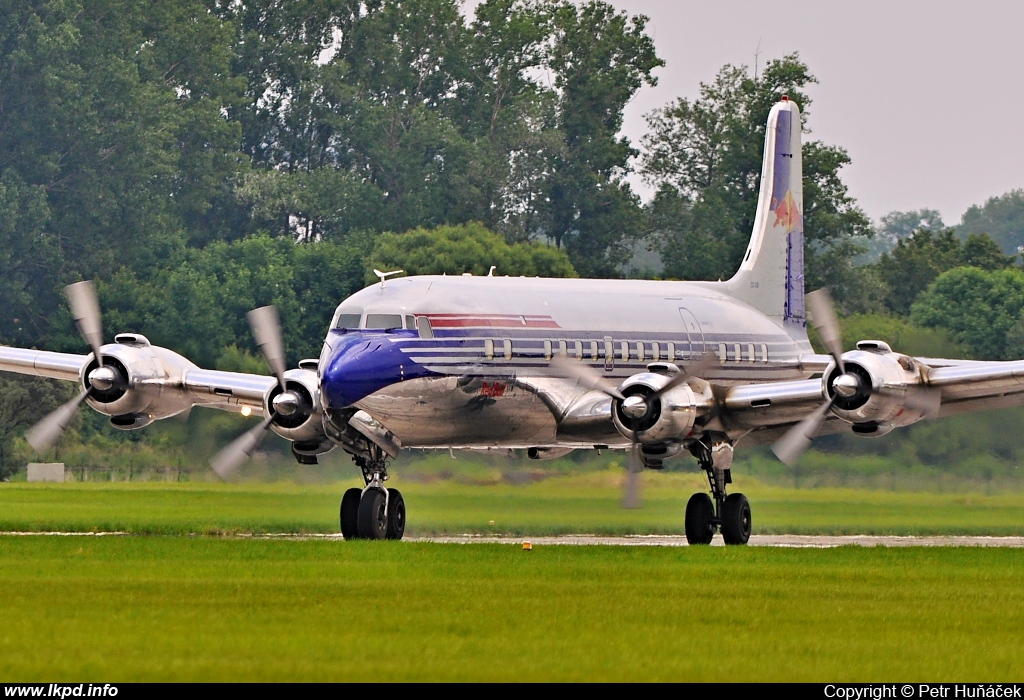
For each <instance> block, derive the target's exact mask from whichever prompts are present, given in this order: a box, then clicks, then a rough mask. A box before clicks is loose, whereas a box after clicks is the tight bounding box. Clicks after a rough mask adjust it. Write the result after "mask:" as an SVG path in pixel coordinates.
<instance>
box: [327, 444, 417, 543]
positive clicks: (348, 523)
mask: <svg viewBox="0 0 1024 700" xmlns="http://www.w3.org/2000/svg"><path fill="white" fill-rule="evenodd" d="M369 452H370V455H369V458H367V457H363V456H353V458H352V459H353V461H354V462H355V463H356V465H357V466H358V467H359V469H360V470H361V471H362V473H363V480H364V481H365V482H366V487H365V488H363V489H358V488H351V489H349V490H348V491H346V492H345V495H344V496H343V497H342V499H341V513H340V516H341V518H340V519H341V534H342V535H343V536H344V537H345V539H346V540H355V539H363V540H383V539H388V540H400V539H402V536H403V535H404V534H405V499H404V498H402V493H401V492H400V491H399V490H398V489H389V488H386V487H385V486H384V482H385V481H387V479H388V471H387V461H386V455H384V453H383V452H381V450H380V448H378V447H377V446H376V445H371V447H370V451H369Z"/></svg>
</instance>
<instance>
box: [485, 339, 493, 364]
mask: <svg viewBox="0 0 1024 700" xmlns="http://www.w3.org/2000/svg"><path fill="white" fill-rule="evenodd" d="M484 357H486V358H487V359H488V360H493V359H494V341H493V340H491V339H490V338H488V339H487V340H485V341H484Z"/></svg>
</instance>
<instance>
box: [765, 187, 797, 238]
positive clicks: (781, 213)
mask: <svg viewBox="0 0 1024 700" xmlns="http://www.w3.org/2000/svg"><path fill="white" fill-rule="evenodd" d="M772 212H774V214H775V223H774V224H772V226H784V227H785V228H786V233H792V232H793V229H796V228H799V227H800V208H799V207H798V206H797V204H796V200H795V199H793V191H792V190H786V196H785V197H783V198H782V201H781V202H778V201H777V200H776V201H773V202H772Z"/></svg>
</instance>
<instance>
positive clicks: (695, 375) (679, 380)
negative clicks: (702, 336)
mask: <svg viewBox="0 0 1024 700" xmlns="http://www.w3.org/2000/svg"><path fill="white" fill-rule="evenodd" d="M717 366H718V355H715V354H714V353H710V352H708V353H704V354H703V355H701V356H700V357H698V358H697V359H696V360H694V361H693V362H691V363H690V364H689V365H687V366H686V367H683V368H680V370H679V372H678V373H677V374H674V375H672V378H671V379H669V380H668V383H667V384H665V386H663V387H661V388H660V389H658V390H657V391H656V392H654V396H655V397H658V396H661V395H662V394H667V393H668V392H670V391H672V390H673V389H675V388H676V387H677V386H679V385H680V384H685V383H686V382H688V381H690V380H691V379H701V380H703V378H704V374H705V373H707V371H708V370H709V369H711V368H712V367H717Z"/></svg>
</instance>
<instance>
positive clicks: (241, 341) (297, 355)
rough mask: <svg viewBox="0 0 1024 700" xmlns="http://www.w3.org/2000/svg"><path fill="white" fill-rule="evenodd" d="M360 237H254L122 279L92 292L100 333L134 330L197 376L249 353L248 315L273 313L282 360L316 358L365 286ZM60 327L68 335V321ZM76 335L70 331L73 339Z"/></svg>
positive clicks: (193, 253) (118, 277)
mask: <svg viewBox="0 0 1024 700" xmlns="http://www.w3.org/2000/svg"><path fill="white" fill-rule="evenodd" d="M368 250H369V245H368V241H367V240H366V239H365V237H360V236H352V237H351V238H350V239H349V240H348V241H347V242H346V243H345V244H337V243H332V242H320V243H315V244H302V245H296V244H295V243H293V242H292V241H290V240H288V239H284V238H271V237H269V236H265V235H264V236H252V237H249V238H246V239H243V240H241V241H234V242H224V241H218V242H215V243H211V244H210V245H208V246H207V247H206V248H204V249H202V250H195V249H191V250H189V251H187V253H186V254H184V255H182V256H181V257H180V258H179V259H178V260H176V261H174V262H172V263H170V264H168V265H167V267H166V268H165V269H162V270H160V271H159V272H158V273H157V274H154V275H152V276H149V277H142V276H140V275H137V274H136V273H134V272H133V271H131V270H122V271H120V272H118V273H117V274H116V275H114V276H113V277H111V278H110V279H109V280H106V281H103V282H102V283H101V284H100V285H99V293H100V299H101V302H102V307H103V309H104V326H105V327H106V328H108V329H111V330H112V331H114V332H122V331H137V332H140V333H143V334H145V335H146V336H147V337H148V338H149V339H150V340H151V341H152V342H153V343H154V344H156V345H162V346H164V347H168V348H170V349H172V350H174V351H175V352H179V353H181V354H182V355H184V356H185V357H188V358H189V359H190V360H192V361H193V362H196V363H197V364H199V365H201V366H203V367H214V366H216V365H217V364H218V362H220V361H221V358H222V356H223V355H224V353H225V351H226V349H227V348H230V347H231V346H235V347H236V348H242V349H252V348H255V347H256V345H255V342H254V341H253V339H252V338H251V336H250V334H249V329H248V325H247V323H246V320H245V314H246V313H247V312H248V311H249V310H250V309H254V308H256V307H258V306H264V305H266V304H274V305H275V306H277V307H278V311H279V313H280V315H281V324H282V331H283V334H284V341H285V349H286V351H287V353H288V360H289V362H290V363H291V364H292V365H293V366H294V365H295V364H297V363H298V361H299V360H300V359H303V358H307V357H317V356H319V354H320V348H321V343H322V340H323V337H324V335H325V334H326V332H327V326H328V325H329V322H330V318H331V315H332V313H333V311H334V308H335V307H336V306H337V305H338V304H339V303H340V302H341V301H342V300H343V299H344V298H345V297H347V296H349V295H350V294H352V293H353V292H355V291H356V290H358V289H360V288H362V286H363V273H364V268H363V261H364V260H365V257H366V254H367V252H368ZM66 325H67V327H69V328H71V329H73V325H72V324H71V320H70V318H67V319H66ZM70 332H71V333H73V330H72V331H70Z"/></svg>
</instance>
